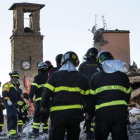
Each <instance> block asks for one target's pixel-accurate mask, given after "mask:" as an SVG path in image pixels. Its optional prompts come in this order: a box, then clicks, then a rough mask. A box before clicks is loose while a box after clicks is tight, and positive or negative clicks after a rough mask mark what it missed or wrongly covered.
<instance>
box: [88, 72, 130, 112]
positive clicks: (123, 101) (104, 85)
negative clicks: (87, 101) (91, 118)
mask: <svg viewBox="0 0 140 140" xmlns="http://www.w3.org/2000/svg"><path fill="white" fill-rule="evenodd" d="M90 94H91V95H92V102H93V111H98V110H100V109H103V108H105V107H110V106H118V105H124V106H127V104H128V103H129V101H130V97H131V86H130V83H129V79H128V76H127V75H126V74H125V73H122V72H119V71H118V72H114V73H105V72H104V71H103V70H101V71H100V72H97V73H95V74H94V75H93V76H92V78H91V82H90Z"/></svg>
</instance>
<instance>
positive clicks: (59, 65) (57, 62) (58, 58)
mask: <svg viewBox="0 0 140 140" xmlns="http://www.w3.org/2000/svg"><path fill="white" fill-rule="evenodd" d="M62 56H63V54H58V55H57V56H56V57H55V61H56V66H57V67H56V68H55V71H58V70H59V69H60V68H61V59H62Z"/></svg>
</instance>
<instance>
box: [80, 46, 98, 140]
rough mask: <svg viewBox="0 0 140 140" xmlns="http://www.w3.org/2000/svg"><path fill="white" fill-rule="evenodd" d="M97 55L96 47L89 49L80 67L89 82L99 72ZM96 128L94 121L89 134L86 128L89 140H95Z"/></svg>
mask: <svg viewBox="0 0 140 140" xmlns="http://www.w3.org/2000/svg"><path fill="white" fill-rule="evenodd" d="M97 55H98V50H97V49H96V48H95V47H92V48H90V49H88V50H87V53H86V54H85V55H84V57H83V59H84V60H86V61H84V62H83V63H82V64H81V65H80V66H79V71H80V72H81V73H83V74H84V75H85V76H87V77H88V80H89V82H90V80H91V76H92V75H93V74H94V73H96V72H98V70H97V68H98V65H97V63H96V57H97ZM84 112H85V109H84V110H83V115H84ZM88 126H90V125H88ZM88 126H86V127H88ZM94 127H95V123H94V122H93V120H92V122H91V128H90V131H89V132H88V131H87V130H88V129H89V128H86V131H85V132H86V137H87V140H93V139H94V138H95V132H94Z"/></svg>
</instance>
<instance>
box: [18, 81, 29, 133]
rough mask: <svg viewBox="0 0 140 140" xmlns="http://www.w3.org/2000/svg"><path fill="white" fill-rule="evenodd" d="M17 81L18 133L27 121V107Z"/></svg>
mask: <svg viewBox="0 0 140 140" xmlns="http://www.w3.org/2000/svg"><path fill="white" fill-rule="evenodd" d="M19 86H20V83H19V81H18V82H17V83H16V88H17V92H18V108H19V113H18V132H19V133H21V132H22V126H23V124H24V123H26V121H29V119H28V118H27V110H28V109H29V105H28V104H27V103H26V102H25V101H24V94H23V93H22V89H21V88H19Z"/></svg>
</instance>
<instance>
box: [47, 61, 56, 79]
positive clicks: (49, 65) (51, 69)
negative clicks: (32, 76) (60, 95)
mask: <svg viewBox="0 0 140 140" xmlns="http://www.w3.org/2000/svg"><path fill="white" fill-rule="evenodd" d="M45 63H46V64H47V66H48V71H47V74H48V79H49V78H50V76H51V75H52V73H53V72H54V67H53V65H52V63H51V62H50V61H45Z"/></svg>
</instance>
